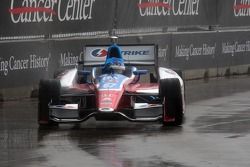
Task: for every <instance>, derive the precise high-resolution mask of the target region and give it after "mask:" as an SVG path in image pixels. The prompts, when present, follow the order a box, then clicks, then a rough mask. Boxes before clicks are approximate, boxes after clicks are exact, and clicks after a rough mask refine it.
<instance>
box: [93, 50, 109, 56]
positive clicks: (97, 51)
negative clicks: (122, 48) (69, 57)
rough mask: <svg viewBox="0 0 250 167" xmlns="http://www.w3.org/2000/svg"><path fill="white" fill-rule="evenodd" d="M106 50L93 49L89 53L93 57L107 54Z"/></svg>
mask: <svg viewBox="0 0 250 167" xmlns="http://www.w3.org/2000/svg"><path fill="white" fill-rule="evenodd" d="M107 53H108V51H107V50H105V49H95V50H93V51H92V52H91V55H92V56H94V57H105V56H107Z"/></svg>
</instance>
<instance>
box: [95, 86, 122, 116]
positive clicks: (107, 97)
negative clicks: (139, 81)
mask: <svg viewBox="0 0 250 167" xmlns="http://www.w3.org/2000/svg"><path fill="white" fill-rule="evenodd" d="M121 96H122V92H121V91H117V90H101V91H98V93H97V97H96V98H97V108H98V110H99V111H102V112H113V111H115V110H117V107H118V104H119V102H120V99H121Z"/></svg>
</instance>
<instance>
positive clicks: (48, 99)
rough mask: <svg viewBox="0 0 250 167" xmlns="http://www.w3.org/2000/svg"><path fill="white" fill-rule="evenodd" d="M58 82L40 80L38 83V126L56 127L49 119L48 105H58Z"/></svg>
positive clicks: (59, 87)
mask: <svg viewBox="0 0 250 167" xmlns="http://www.w3.org/2000/svg"><path fill="white" fill-rule="evenodd" d="M60 89H61V84H60V81H58V80H55V79H51V80H41V81H40V83H39V95H38V124H39V125H41V126H42V125H49V126H50V125H56V124H57V123H56V122H53V121H51V120H50V118H49V103H51V104H59V101H60Z"/></svg>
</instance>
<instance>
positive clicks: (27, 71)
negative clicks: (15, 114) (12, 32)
mask: <svg viewBox="0 0 250 167" xmlns="http://www.w3.org/2000/svg"><path fill="white" fill-rule="evenodd" d="M48 48H49V44H48V43H41V42H24V43H6V44H0V50H1V55H0V83H1V84H0V87H1V88H3V87H5V88H6V87H16V86H24V85H31V84H32V83H38V81H39V80H40V79H41V78H45V77H47V76H48V73H49V72H50V71H51V67H52V66H51V63H52V62H53V57H52V55H51V53H50V51H49V49H48Z"/></svg>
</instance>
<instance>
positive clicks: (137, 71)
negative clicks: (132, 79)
mask: <svg viewBox="0 0 250 167" xmlns="http://www.w3.org/2000/svg"><path fill="white" fill-rule="evenodd" d="M147 73H148V70H136V71H133V74H134V75H144V74H147Z"/></svg>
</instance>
